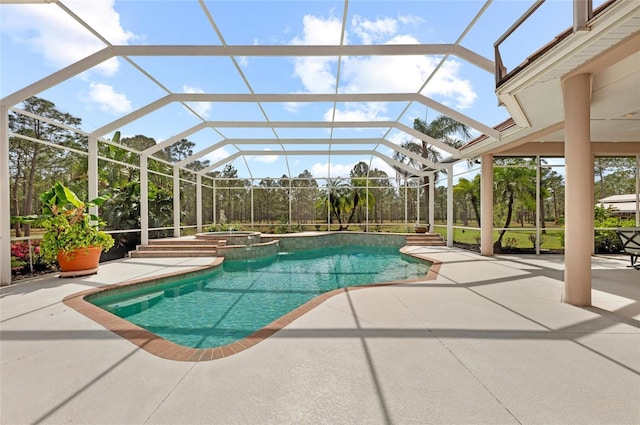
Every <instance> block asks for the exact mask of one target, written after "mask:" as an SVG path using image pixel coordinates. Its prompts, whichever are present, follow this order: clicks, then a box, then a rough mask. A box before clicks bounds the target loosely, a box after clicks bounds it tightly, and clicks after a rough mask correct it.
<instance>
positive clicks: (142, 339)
mask: <svg viewBox="0 0 640 425" xmlns="http://www.w3.org/2000/svg"><path fill="white" fill-rule="evenodd" d="M405 248H406V247H403V248H401V249H400V252H401V253H403V254H405V255H408V256H411V257H415V258H418V259H420V260H425V261H429V262H431V266H430V267H429V272H428V273H427V274H426V276H425V277H424V278H421V279H408V280H399V281H394V282H383V283H376V284H371V285H363V286H353V287H348V288H340V289H334V290H333V291H329V292H325V293H323V294H320V295H318V296H317V297H315V298H313V299H312V300H309V301H307V302H306V303H305V304H303V305H301V306H299V307H298V308H296V309H294V310H292V311H290V312H289V313H287V314H285V315H284V316H282V317H280V318H279V319H276V320H274V321H273V322H271V323H270V324H268V325H267V326H265V327H264V328H262V329H260V330H258V331H256V332H254V333H253V334H251V335H249V336H247V337H245V338H243V339H241V340H238V341H236V342H234V343H232V344H228V345H224V346H222V347H215V348H191V347H185V346H182V345H179V344H176V343H174V342H171V341H168V340H166V339H164V338H162V337H160V336H158V335H156V334H154V333H152V332H149V331H148V330H146V329H143V328H141V327H140V326H137V325H135V324H133V323H131V322H129V321H127V320H125V319H122V318H120V317H118V316H116V315H115V314H112V313H109V312H108V311H106V310H103V309H102V308H100V307H98V306H95V305H93V304H92V303H90V302H89V301H87V300H86V298H87V297H89V296H91V295H93V294H97V293H99V292H105V291H112V290H114V289H116V288H125V287H128V286H134V285H140V284H143V283H150V282H154V281H159V280H163V279H166V278H171V277H176V276H181V275H184V274H188V273H193V272H197V271H204V270H208V269H212V268H216V267H220V266H221V265H222V262H223V260H224V259H223V258H219V257H218V258H216V259H215V260H214V261H213V262H212V263H211V264H209V265H206V266H201V267H194V268H192V269H189V270H186V271H180V272H174V273H167V274H163V275H160V276H154V277H150V278H144V279H137V280H131V281H127V282H122V283H117V284H113V285H107V286H104V287H101V288H94V289H88V290H85V291H81V292H77V293H75V294H72V295H69V296H67V297H65V298H64V299H63V300H62V302H63V303H64V304H65V305H66V306H68V307H70V308H72V309H74V310H76V311H77V312H78V313H80V314H83V315H84V316H86V317H88V318H89V319H91V320H93V321H94V322H96V323H98V324H100V325H102V326H104V327H105V328H106V329H107V330H109V331H111V332H113V333H115V334H117V335H119V336H121V337H123V338H125V339H128V340H129V341H130V342H132V343H133V344H135V345H137V346H138V347H140V348H142V349H143V350H145V351H147V352H148V353H150V354H153V355H156V356H158V357H161V358H163V359H167V360H175V361H183V362H202V361H209V360H216V359H221V358H223V357H228V356H231V355H233V354H236V353H239V352H240V351H243V350H246V349H247V348H250V347H253V346H254V345H256V344H258V343H259V342H261V341H264V340H265V339H267V338H269V337H270V336H272V335H273V334H275V333H276V332H278V331H280V330H281V329H282V328H284V327H285V326H287V325H289V324H290V323H291V322H293V321H294V320H296V319H297V318H299V317H301V316H302V315H304V314H305V313H307V312H309V311H311V310H312V309H314V308H315V307H317V306H318V305H320V304H322V303H323V302H324V301H326V300H328V299H329V298H331V297H333V296H334V295H338V294H342V293H346V292H349V291H354V290H357V289H366V288H376V287H383V286H390V285H399V284H407V283H417V282H424V281H425V280H434V279H436V278H437V276H438V273H439V271H440V266H441V264H442V263H441V261H439V260H435V259H432V258H429V257H425V256H417V255H414V254H411V253H408V252H406V251H405Z"/></svg>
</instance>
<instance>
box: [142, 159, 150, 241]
mask: <svg viewBox="0 0 640 425" xmlns="http://www.w3.org/2000/svg"><path fill="white" fill-rule="evenodd" d="M148 163H149V161H148V158H147V155H145V154H140V243H141V244H142V245H147V244H148V243H149V172H148V170H147V166H148Z"/></svg>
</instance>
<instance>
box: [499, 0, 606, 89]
mask: <svg viewBox="0 0 640 425" xmlns="http://www.w3.org/2000/svg"><path fill="white" fill-rule="evenodd" d="M616 1H618V0H606V1H605V2H604V3H602V4H601V5H600V6H598V7H596V8H595V9H594V8H593V3H592V0H574V2H575V3H574V6H573V7H574V12H573V25H572V26H571V27H569V28H568V29H567V30H565V31H563V32H562V33H561V34H559V35H557V36H556V37H555V39H554V40H552V41H551V42H549V43H547V45H545V46H543V47H542V48H540V49H539V50H538V51H537V52H535V53H533V55H532V56H530V57H529V58H528V60H529V61H532V60H534V59H536V58H538V57H539V56H541V55H542V54H543V53H545V52H546V51H547V50H549V49H550V48H551V47H553V46H554V45H555V44H557V43H558V42H560V41H562V40H563V39H565V38H566V37H567V36H569V35H570V34H572V33H574V32H577V31H582V30H584V29H585V28H587V27H588V24H589V22H590V21H591V20H592V19H593V18H595V17H596V16H597V15H599V14H600V13H601V12H603V11H604V10H606V9H607V8H608V7H609V6H611V5H612V4H613V3H615V2H616ZM544 2H545V0H536V1H535V2H534V4H533V5H531V7H529V9H527V10H526V11H525V12H524V14H523V15H522V16H521V17H520V18H519V19H518V20H517V21H516V22H514V23H513V24H512V25H511V26H510V27H509V29H507V31H505V33H504V34H502V36H500V38H498V40H497V41H496V42H495V43H494V44H493V47H494V54H495V67H496V71H495V77H496V87H499V86H500V84H502V83H503V82H504V81H505V79H506V78H507V77H509V76H510V75H509V72H508V70H507V68H506V67H505V66H504V63H503V61H502V56H501V55H500V45H501V44H502V43H503V42H504V41H505V40H506V39H507V38H508V37H509V36H510V35H511V34H513V32H515V30H516V29H518V28H519V27H520V26H521V25H522V24H523V23H524V22H525V21H526V20H527V19H529V17H531V15H532V14H533V13H534V12H535V11H536V10H537V9H538V8H539V7H540V6H542V4H543V3H544ZM583 2H584V3H583ZM522 67H523V65H519V66H518V67H516V68H515V69H514V70H513V71H512V73H513V72H514V71H517V70H519V69H521V68H522Z"/></svg>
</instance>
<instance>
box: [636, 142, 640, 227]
mask: <svg viewBox="0 0 640 425" xmlns="http://www.w3.org/2000/svg"><path fill="white" fill-rule="evenodd" d="M636 227H640V155H636Z"/></svg>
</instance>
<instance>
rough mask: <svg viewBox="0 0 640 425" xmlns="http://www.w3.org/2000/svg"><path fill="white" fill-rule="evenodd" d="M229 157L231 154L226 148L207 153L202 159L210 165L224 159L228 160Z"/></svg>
mask: <svg viewBox="0 0 640 425" xmlns="http://www.w3.org/2000/svg"><path fill="white" fill-rule="evenodd" d="M230 156H231V152H229V150H228V149H227V148H224V147H223V148H220V149H216V150H215V151H213V152H209V153H208V154H206V155H205V156H204V157H202V159H204V160H207V159H208V160H209V161H211V163H212V164H215V163H216V162H218V161H222V160H223V159H225V158H229V157H230Z"/></svg>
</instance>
